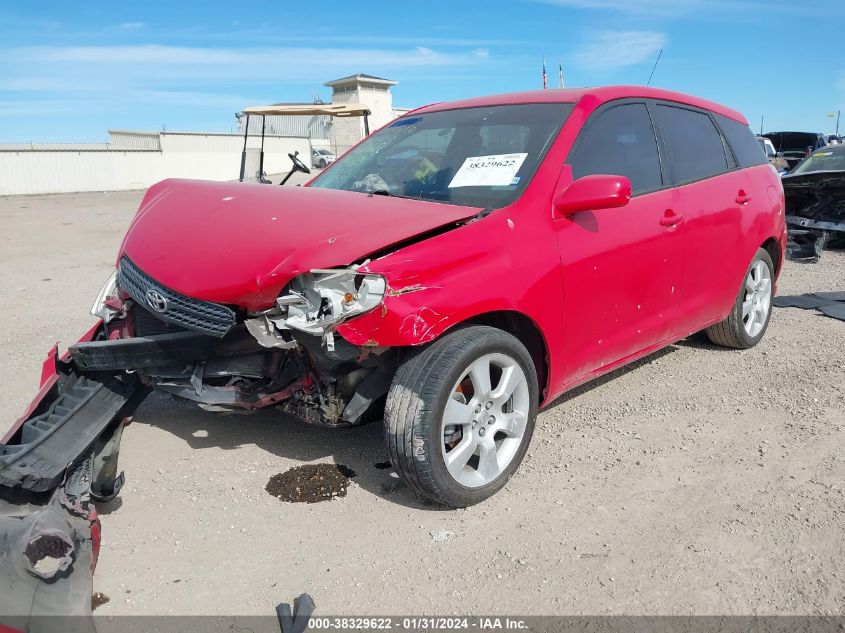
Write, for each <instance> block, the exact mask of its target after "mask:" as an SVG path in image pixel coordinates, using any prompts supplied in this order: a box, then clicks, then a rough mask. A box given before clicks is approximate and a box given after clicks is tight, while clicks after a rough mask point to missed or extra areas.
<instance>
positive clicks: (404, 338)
mask: <svg viewBox="0 0 845 633" xmlns="http://www.w3.org/2000/svg"><path fill="white" fill-rule="evenodd" d="M785 235H786V234H785V226H784V201H783V191H782V188H781V185H780V181H779V179H778V176H777V174H776V173H775V172H774V170H773V169H772V168H771V167H770V166H769V165H768V163H767V160H766V156H765V155H764V154H763V152H762V151H761V149H760V146H759V145H758V143H757V141H756V139H755V138H754V135H753V134H752V132H751V130H750V129H749V128H748V124H747V122H746V120H745V119H744V118H743V116H742V115H741V114H739V113H738V112H735V111H733V110H731V109H729V108H726V107H723V106H720V105H717V104H715V103H710V102H708V101H704V100H701V99H697V98H694V97H688V96H685V95H681V94H676V93H672V92H667V91H663V90H655V89H649V88H643V87H606V88H586V89H578V90H546V91H538V92H525V93H518V94H506V95H498V96H493V97H485V98H479V99H470V100H466V101H458V102H453V103H442V104H437V105H432V106H427V107H424V108H421V109H419V110H416V111H413V112H410V113H408V114H407V115H405V116H403V117H401V118H399V119H396V120H395V121H393V122H392V123H390V124H388V125H387V126H385V127H384V128H382V129H381V130H379V131H378V132H376V133H375V134H373V135H372V136H370V137H368V138H367V139H365V140H364V141H363V142H361V143H360V144H359V145H357V146H356V147H354V148H353V149H352V150H350V151H349V152H348V153H347V154H346V155H345V156H343V157H342V158H340V159H339V160H338V161H337V162H335V163H334V164H332V165H330V166H329V167H328V168H327V169H326V170H325V171H324V172H323V173H322V174H320V175H319V176H318V177H317V178H315V179H314V180H312V181H311V182H310V183H309V184H308V185H307V186H305V187H278V186H276V187H274V186H269V185H266V184H245V183H236V182H235V183H233V182H202V181H187V180H166V181H164V182H161V183H159V184H157V185H155V186H153V187H152V188H150V190H149V192H148V193H147V194H146V196H145V197H144V200H143V202H142V203H141V207H140V209H139V210H138V213H137V215H136V217H135V219H134V220H133V222H132V224H131V226H130V228H129V230H128V232H127V234H126V237H125V239H124V241H123V245H122V247H121V249H120V253H119V254H118V257H117V262H116V272H115V274H114V276H113V277H112V278H111V279H110V280H109V282H108V283H107V284H106V286H105V287H104V288H103V290H102V292H101V294H100V296H99V297H98V298H97V300H96V303H95V305H94V308H93V312H94V314H95V315H97V316H98V317H99V320H98V322H97V324H96V325H95V326H94V327H93V328H92V329H91V330H90V331H89V332H88V333H87V334H86V335H85V336H83V337H82V340H81V341H80V342H79V343H77V344H75V345H74V346H72V347H71V349H70V351H69V354H67V355H65V356H64V357H62V358H58V357H57V356H55V357H54V358H52V359H51V360H50V361H48V363H47V364H46V365H45V371H44V376H43V379H42V388H41V392H40V393H39V395H38V397H37V398H36V400H35V402H33V404H32V405H31V406H30V407H29V409H28V410H27V412H26V414H25V415H24V417H23V418H22V419H21V420H20V421H19V422H18V423H17V424H16V425H15V426H14V427H13V429H12V431H11V432H10V433H9V434H8V435H7V436H6V438H4V444H3V445H2V446H0V484H2V485H5V486H10V487H20V488H25V489H29V490H38V489H41V490H47V489H49V488H50V487H51V486H53V487H54V486H56V485H57V482H59V481H60V480H61V478H62V477H63V474H64V470H65V469H66V468H67V466H68V464H69V463H72V462H73V461H74V460H77V458H78V457H79V455H82V454H85V452H86V451H89V450H91V451H93V455H94V457H95V459H94V462H93V463H94V465H95V466H94V472H93V473H92V475H91V477H90V479H91V481H92V484H91V490H92V495H94V496H95V497H98V498H108V496H110V495H113V494H115V492H116V489H117V488H119V483H120V481H119V480H118V478H117V477H116V476H115V468H114V465H113V464H112V466H111V468H110V469H108V468H103V467H101V468H100V469H99V470H98V469H97V464H98V463H102V462H103V461H105V462H109V460H108V459H105V460H104V459H103V458H102V457H103V455H105V456H106V457H109V456H113V457H115V458H116V444H115V436H116V437H117V439H118V440H119V434H120V432H119V429H120V421H121V420H122V419H123V418H124V417H125V416H126V415H127V414H128V413H129V412H131V410H132V409H133V408H134V407H135V406H136V405H137V403H138V402H139V401H140V400H141V399H142V398H143V396H144V395H145V394H146V393H147V392H148V391H149V390H150V389H156V390H159V391H164V392H168V393H170V394H173V395H176V396H178V397H181V398H185V399H187V400H192V401H194V402H196V403H197V404H198V405H199V406H201V407H203V408H205V409H209V410H234V409H259V408H263V407H278V408H280V409H281V410H282V411H283V412H287V413H290V414H294V415H296V416H298V417H300V418H303V419H305V420H307V421H308V422H312V423H316V424H324V425H329V426H346V425H356V424H361V423H362V422H364V421H366V420H369V419H376V420H381V419H383V420H384V438H385V442H386V444H387V449H388V451H389V453H390V459H391V461H392V463H393V466H394V467H395V468H396V471H397V472H398V473H399V475H400V476H401V477H402V478H403V479H404V480H405V482H406V483H407V485H408V486H409V487H410V488H411V490H413V491H414V492H415V493H416V494H417V495H419V496H420V497H421V498H423V499H427V500H430V501H433V502H436V503H439V504H443V505H446V506H453V507H460V506H467V505H471V504H474V503H478V502H479V501H482V500H483V499H486V498H487V497H489V496H490V495H492V494H494V493H495V492H496V491H497V490H499V489H500V488H501V487H502V486H504V485H505V483H506V482H507V481H508V478H509V477H510V476H511V475H512V474H513V473H514V471H515V470H516V469H517V467H518V466H519V464H520V462H521V461H522V459H523V457H524V455H525V452H526V451H527V450H528V445H529V442H530V440H531V436H532V433H533V432H534V423H535V418H536V416H537V411H538V409H539V408H540V407H542V406H544V405H545V404H548V403H550V402H552V401H553V400H554V399H555V398H556V397H557V396H559V395H560V394H561V393H563V392H564V391H566V390H567V389H570V388H572V387H574V386H575V385H578V384H580V383H583V382H585V381H587V380H590V379H592V378H595V377H596V376H599V375H601V374H603V373H606V372H608V371H611V370H613V369H616V368H617V367H619V366H621V365H624V364H625V363H629V362H631V361H633V360H636V359H637V358H640V357H642V356H644V355H646V354H648V353H650V352H653V351H655V350H657V349H659V348H661V347H663V346H665V345H668V344H670V343H672V342H674V341H677V340H679V339H681V338H684V337H686V336H689V335H690V334H692V333H694V332H697V331H700V330H706V332H707V334H708V336H709V337H710V339H711V340H712V341H713V342H714V343H717V344H719V345H724V346H726V347H734V348H749V347H752V346H753V345H756V344H757V343H758V342H759V341H760V339H761V338H762V337H763V335H764V334H765V332H766V327H767V325H768V323H769V317H770V312H771V300H772V295H773V292H774V284H775V280H776V278H777V275H778V272H779V269H780V265H781V262H782V261H783V254H784V246H785ZM279 423H280V424H283V423H284V416H282V415H280V422H279ZM98 456H99V457H100V461H99V462H98V461H97V457H98Z"/></svg>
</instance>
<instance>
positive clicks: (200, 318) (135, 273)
mask: <svg viewBox="0 0 845 633" xmlns="http://www.w3.org/2000/svg"><path fill="white" fill-rule="evenodd" d="M117 285H118V286H120V287H121V288H122V289H123V290H125V291H126V292H127V294H129V296H130V297H132V298H133V299H134V300H135V301H137V302H138V304H140V305H142V306H144V307H145V308H147V307H148V306H149V303H148V301H147V293H149V292H150V291H153V292H156V293H158V294H160V295H161V296H162V297H163V298H164V299H166V301H167V308H166V309H165V311H164V312H158V311H155V310H151V311H150V314H151V315H153V316H155V317H156V318H159V319H161V320H162V321H165V322H167V323H171V324H173V325H178V326H181V327H183V328H185V329H188V330H193V331H194V332H201V333H203V334H208V335H210V336H216V337H218V338H222V337H224V336H225V335H226V333H227V332H228V331H229V330H230V329H231V328H232V326H233V325H234V324H235V313H234V312H233V311H232V310H230V309H229V308H227V307H226V306H223V305H220V304H219V303H211V302H209V301H200V300H199V299H192V298H191V297H186V296H185V295H183V294H181V293H179V292H176V291H175V290H171V289H170V288H168V287H167V286H164V285H162V284H160V283H159V282H157V281H156V280H155V279H153V278H152V277H150V276H149V275H148V274H146V273H145V272H144V271H142V270H141V269H140V268H138V267H137V266H136V265H135V264H133V263H132V260H130V259H129V258H128V257H126V256H125V255H124V256H123V257H121V258H120V268H119V269H118V273H117Z"/></svg>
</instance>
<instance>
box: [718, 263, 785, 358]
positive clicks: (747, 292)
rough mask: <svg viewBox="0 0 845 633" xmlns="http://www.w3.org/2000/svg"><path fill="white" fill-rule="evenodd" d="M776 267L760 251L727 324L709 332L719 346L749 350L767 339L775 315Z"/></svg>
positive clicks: (749, 269) (724, 323) (749, 270)
mask: <svg viewBox="0 0 845 633" xmlns="http://www.w3.org/2000/svg"><path fill="white" fill-rule="evenodd" d="M774 272H775V267H774V265H773V264H772V258H771V256H770V255H769V253H768V252H766V250H765V249H762V248H760V249H758V250H757V253H756V254H755V255H754V259H752V260H751V264H750V265H749V266H748V270H747V271H746V272H745V281H743V284H742V287H741V288H740V289H739V294H738V295H737V298H736V301H735V302H734V306H733V309H732V310H731V313H730V314H729V315H728V316H727V318H726V319H725V320H724V321H720V322H719V323H717V324H715V325H712V326H710V327H709V328H707V336H708V338H709V339H710V340H711V341H712V342H713V343H716V344H717V345H722V346H724V347H734V348H737V349H748V348H749V347H754V346H755V345H757V343H759V342H760V339H762V338H763V335H764V334H765V333H766V328H768V327H769V318H770V317H771V313H772V292H773V289H774Z"/></svg>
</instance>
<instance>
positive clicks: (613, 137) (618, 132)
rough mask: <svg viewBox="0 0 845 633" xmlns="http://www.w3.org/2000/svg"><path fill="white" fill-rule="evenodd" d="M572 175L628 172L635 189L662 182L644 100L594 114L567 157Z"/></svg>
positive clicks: (622, 173) (652, 187)
mask: <svg viewBox="0 0 845 633" xmlns="http://www.w3.org/2000/svg"><path fill="white" fill-rule="evenodd" d="M566 162H567V163H568V164H569V165H570V166H571V167H572V176H573V177H574V178H581V177H583V176H588V175H591V174H612V175H614V176H625V177H626V178H628V180H630V181H631V189H632V191H633V193H635V194H637V193H642V192H644V191H649V190H653V189H658V188H660V187H661V186H662V185H663V178H662V176H661V173H660V157H659V155H658V153H657V140H656V139H655V137H654V127H653V126H652V124H651V117H650V116H649V114H648V108H646V106H645V104H643V103H627V104H623V105H618V106H613V107H611V108H609V109H607V110H604V111H603V112H600V113H599V114H597V115H595V116H594V117H592V118H591V119H590V120H589V121H588V122H587V127H586V129H585V130H583V131H582V132H581V135H580V136H579V138H578V140H577V141H576V145H575V147H574V149H573V150H572V152H570V154H569V157H568V159H567V161H566Z"/></svg>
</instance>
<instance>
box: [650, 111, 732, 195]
mask: <svg viewBox="0 0 845 633" xmlns="http://www.w3.org/2000/svg"><path fill="white" fill-rule="evenodd" d="M655 110H656V116H657V125H658V127H660V131H661V132H662V134H663V141H664V143H665V144H666V149H667V150H668V152H669V171H670V172H671V174H672V178H673V180H674V181H675V182H676V183H678V182H687V181H690V180H699V179H701V178H707V177H708V176H715V175H716V174H721V173H722V172H725V171H727V170H728V160H727V158H726V157H725V146H724V144H723V143H722V137H721V136H719V131H718V130H717V129H716V126H715V125H713V121H711V120H710V117H709V116H707V115H706V114H702V113H701V112H695V111H694V110H687V109H685V108H676V107H673V106H664V105H658V106H657V107H656V108H655Z"/></svg>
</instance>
